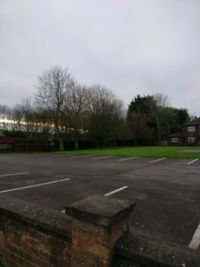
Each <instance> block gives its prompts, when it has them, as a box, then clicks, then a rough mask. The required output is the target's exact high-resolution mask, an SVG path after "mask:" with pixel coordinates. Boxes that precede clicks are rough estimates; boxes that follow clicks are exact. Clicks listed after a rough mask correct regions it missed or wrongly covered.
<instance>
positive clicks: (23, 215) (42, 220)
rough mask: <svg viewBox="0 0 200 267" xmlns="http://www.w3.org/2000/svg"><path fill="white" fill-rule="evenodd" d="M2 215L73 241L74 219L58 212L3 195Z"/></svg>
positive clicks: (0, 211) (1, 201)
mask: <svg viewBox="0 0 200 267" xmlns="http://www.w3.org/2000/svg"><path fill="white" fill-rule="evenodd" d="M0 215H5V216H7V217H11V218H12V219H13V220H16V221H21V222H23V223H24V224H30V225H31V226H33V227H35V228H39V229H42V230H43V231H46V232H49V233H51V234H53V235H60V236H61V237H62V236H63V237H65V238H66V237H67V238H68V239H69V240H71V229H72V218H71V217H69V216H67V215H66V214H62V213H61V212H58V211H56V210H52V209H48V208H45V207H40V206H38V205H35V204H32V203H30V202H27V201H24V200H20V199H15V198H10V197H7V196H3V195H1V196H0Z"/></svg>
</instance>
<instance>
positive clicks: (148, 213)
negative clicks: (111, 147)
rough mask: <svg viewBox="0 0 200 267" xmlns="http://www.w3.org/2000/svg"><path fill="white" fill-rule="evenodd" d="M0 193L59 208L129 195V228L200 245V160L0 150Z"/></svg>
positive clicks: (171, 240) (126, 197)
mask: <svg viewBox="0 0 200 267" xmlns="http://www.w3.org/2000/svg"><path fill="white" fill-rule="evenodd" d="M0 194H5V195H7V196H10V197H14V198H18V199H23V200H27V201H30V202H32V203H36V204H39V205H41V206H44V207H49V208H53V209H56V210H60V211H62V210H63V209H64V208H65V206H66V205H67V204H69V203H71V202H74V201H76V200H80V199H82V198H84V197H86V196H89V195H93V194H101V195H104V196H106V197H118V198H124V199H130V200H133V201H136V203H137V205H136V209H135V212H134V213H133V215H132V218H131V229H132V231H133V232H134V231H139V232H140V233H142V234H144V235H149V236H151V237H152V236H153V237H154V238H157V239H162V240H165V241H168V242H173V243H177V244H181V245H184V246H187V247H188V246H190V247H191V248H193V249H197V248H198V247H199V244H200V233H199V232H200V231H199V230H198V229H199V222H200V161H199V160H198V159H196V160H190V159H166V158H162V159H158V158H151V159H149V158H137V157H130V158H123V157H110V156H109V157H103V156H99V157H98V156H76V155H74V156H36V155H28V154H27V155H25V154H23V155H22V154H21V155H0ZM198 240H199V241H198Z"/></svg>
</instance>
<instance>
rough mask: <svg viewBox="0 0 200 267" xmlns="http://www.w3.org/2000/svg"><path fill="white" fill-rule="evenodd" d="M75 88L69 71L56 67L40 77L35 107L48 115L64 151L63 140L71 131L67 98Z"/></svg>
mask: <svg viewBox="0 0 200 267" xmlns="http://www.w3.org/2000/svg"><path fill="white" fill-rule="evenodd" d="M73 87H74V80H73V79H72V77H71V74H70V73H69V71H68V70H67V69H62V68H61V67H58V66H55V67H53V68H51V69H50V70H48V71H46V72H45V73H43V74H42V75H41V76H39V77H38V85H37V94H36V96H35V105H36V107H37V108H38V110H42V111H43V112H46V113H47V114H48V118H49V123H50V124H52V125H53V127H54V130H55V133H56V134H57V136H58V138H59V142H60V150H64V144H63V138H64V136H65V135H66V133H67V131H68V130H69V126H68V125H67V123H66V121H67V116H66V97H67V94H68V91H69V90H70V89H71V88H73Z"/></svg>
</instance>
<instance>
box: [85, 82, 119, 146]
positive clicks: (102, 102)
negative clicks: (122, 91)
mask: <svg viewBox="0 0 200 267" xmlns="http://www.w3.org/2000/svg"><path fill="white" fill-rule="evenodd" d="M122 117H123V110H122V102H121V101H120V100H118V99H117V98H116V96H115V95H114V94H113V93H112V92H111V91H109V90H107V89H105V88H102V87H100V86H93V87H90V88H89V89H88V133H89V136H90V138H91V139H92V140H93V141H96V142H97V144H98V145H100V146H102V145H104V144H105V141H106V140H111V139H114V138H115V137H116V135H117V132H118V129H119V127H120V123H121V119H122Z"/></svg>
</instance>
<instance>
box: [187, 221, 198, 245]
mask: <svg viewBox="0 0 200 267" xmlns="http://www.w3.org/2000/svg"><path fill="white" fill-rule="evenodd" d="M199 245H200V224H199V226H198V227H197V230H196V231H195V233H194V235H193V237H192V241H191V242H190V244H189V248H192V249H198V247H199Z"/></svg>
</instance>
